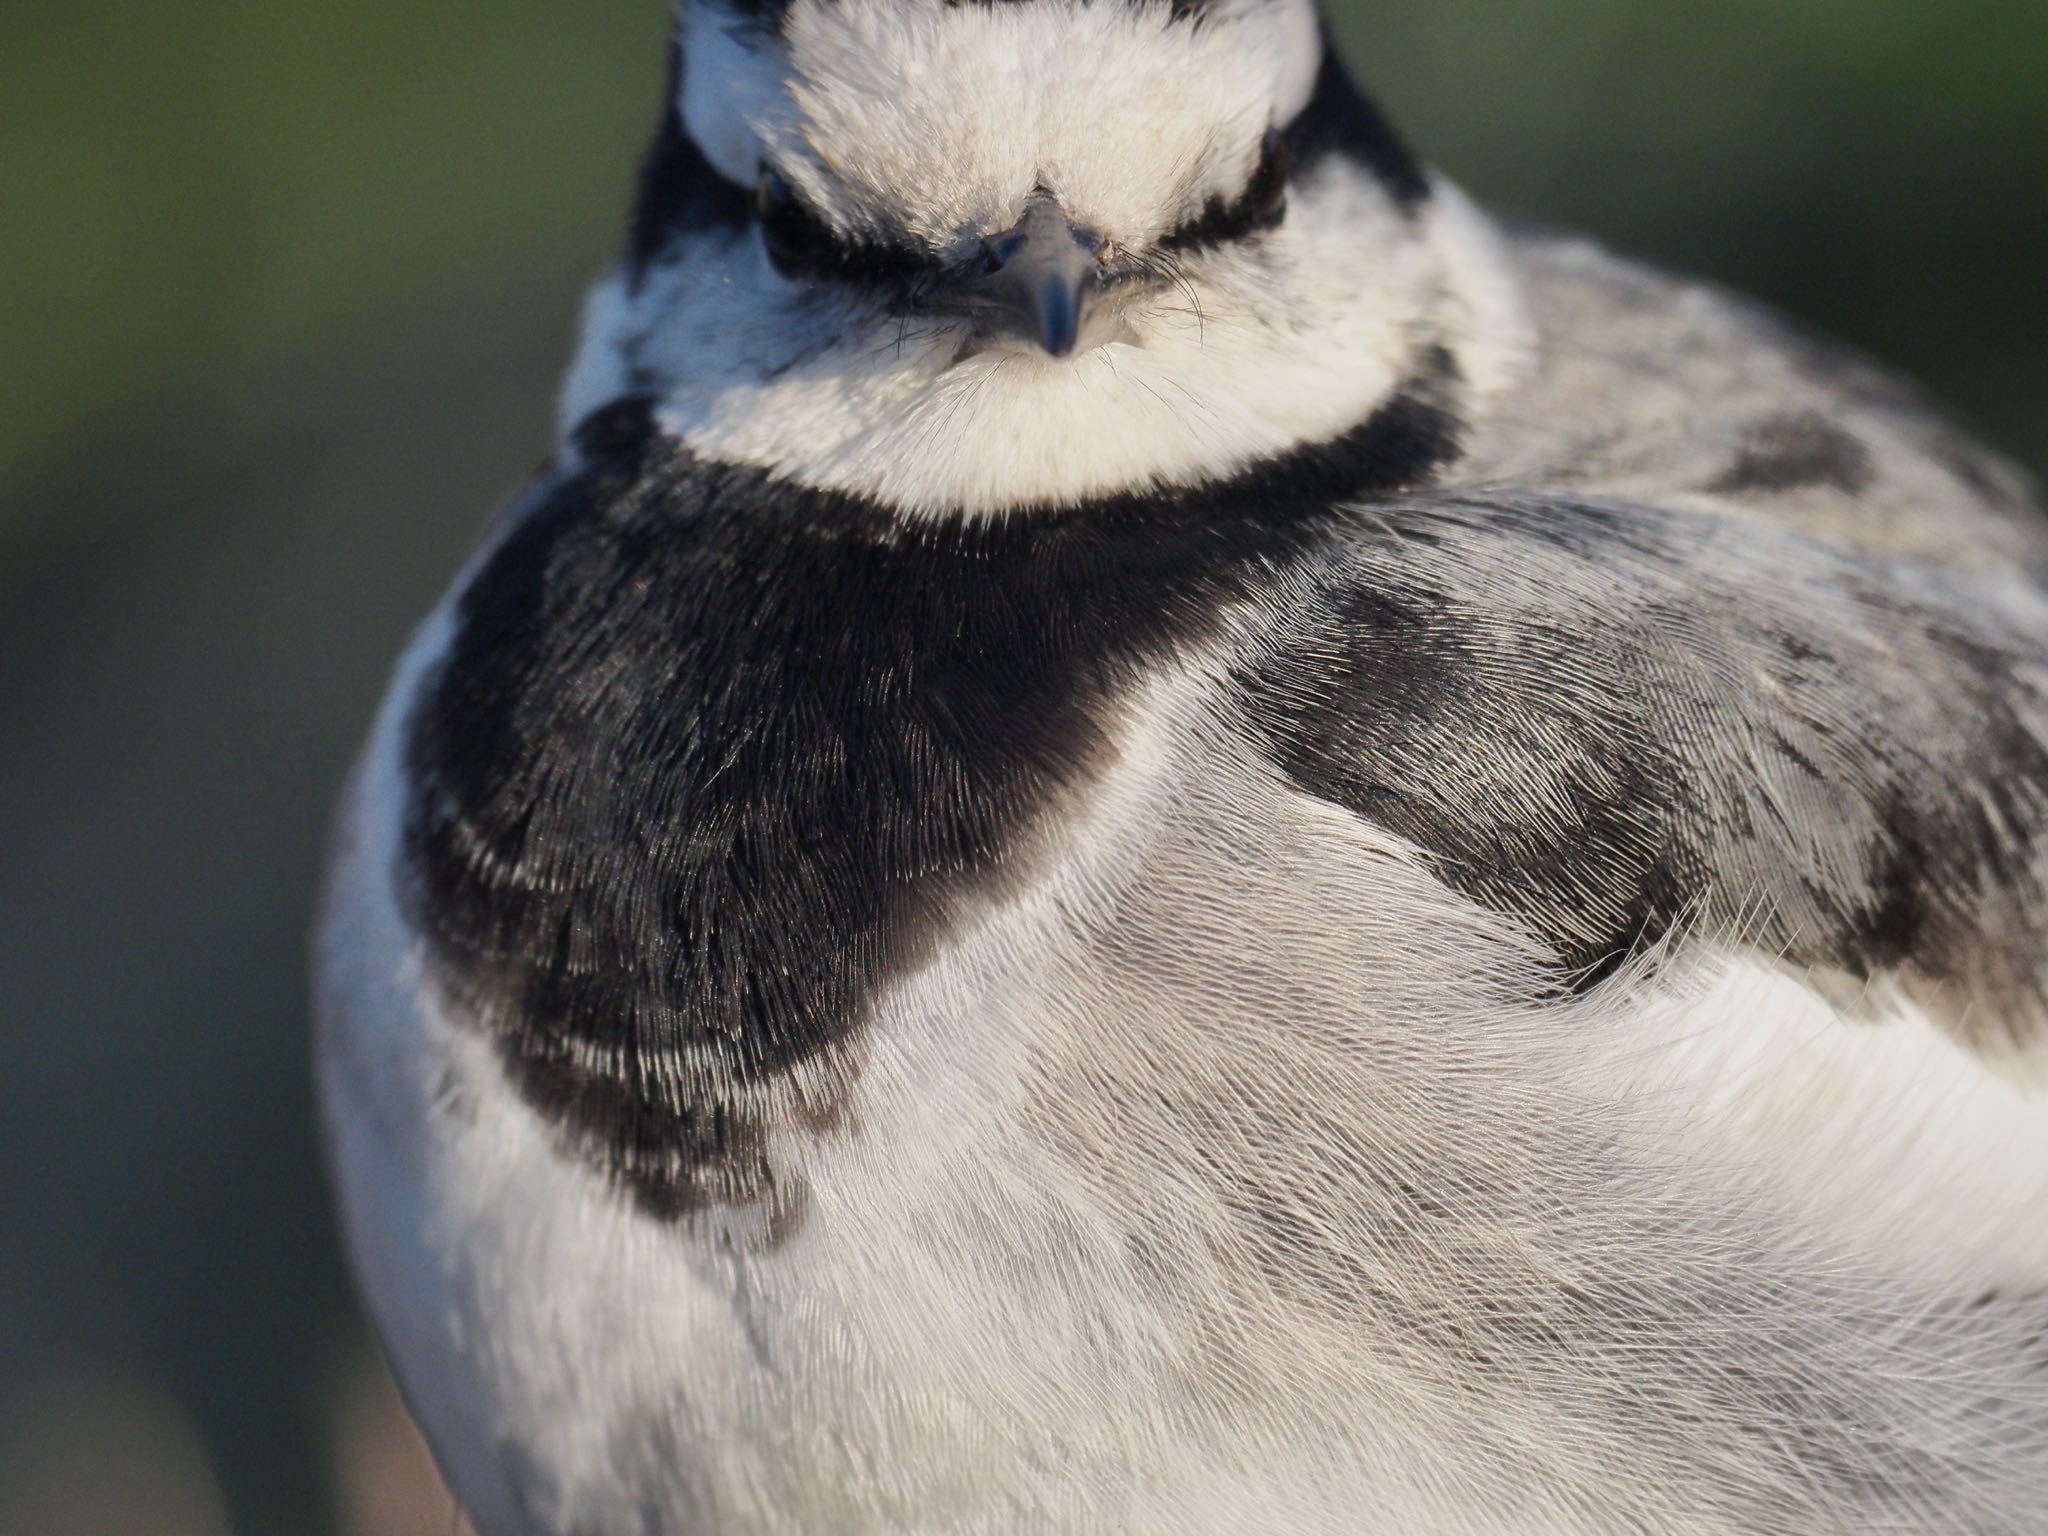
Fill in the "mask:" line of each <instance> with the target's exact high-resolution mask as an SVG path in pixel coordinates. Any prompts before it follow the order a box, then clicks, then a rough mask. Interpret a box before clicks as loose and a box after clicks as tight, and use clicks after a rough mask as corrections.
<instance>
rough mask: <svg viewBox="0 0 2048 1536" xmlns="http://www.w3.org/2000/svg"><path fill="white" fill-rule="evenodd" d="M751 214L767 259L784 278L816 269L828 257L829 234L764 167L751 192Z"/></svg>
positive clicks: (775, 176) (831, 243) (830, 241)
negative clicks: (752, 193) (759, 222)
mask: <svg viewBox="0 0 2048 1536" xmlns="http://www.w3.org/2000/svg"><path fill="white" fill-rule="evenodd" d="M754 212H755V215H756V217H758V218H759V219H760V221H761V243H762V244H763V245H764V246H766V247H767V248H768V259H769V260H770V261H772V262H774V263H775V265H776V268H777V269H778V270H779V271H781V272H782V273H783V274H784V275H786V276H787V275H794V274H795V273H798V272H802V271H805V270H807V269H809V268H813V267H816V266H817V265H818V264H819V263H820V262H822V261H824V260H825V259H826V258H828V257H829V256H830V255H831V252H832V249H833V240H832V231H831V230H830V229H829V228H827V227H826V225H825V224H824V222H823V221H822V220H820V219H819V218H818V216H817V215H816V214H814V213H812V212H811V210H810V209H808V208H806V207H805V206H804V204H803V200H802V199H801V198H799V197H798V196H797V195H796V192H795V190H794V189H793V188H792V187H791V186H790V184H789V183H788V182H786V181H784V180H783V179H782V177H781V176H780V175H779V174H778V173H777V172H775V171H772V170H770V169H769V168H768V167H766V166H763V167H762V168H761V180H760V184H759V186H758V187H757V188H756V189H755V193H754Z"/></svg>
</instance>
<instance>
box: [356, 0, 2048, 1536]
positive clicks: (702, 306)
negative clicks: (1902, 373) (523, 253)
mask: <svg viewBox="0 0 2048 1536" xmlns="http://www.w3.org/2000/svg"><path fill="white" fill-rule="evenodd" d="M674 57H675V70H674V76H673V88H672V92H671V96H670V99H669V100H668V101H667V103H665V107H664V111H663V114H662V119H661V129H660V133H659V137H658V139H657V141H656V144H655V147H654V150H653V153H652V156H651V158H650V159H649V161H648V163H647V167H646V171H645V177H644V184H643V187H642V191H641V198H640V204H639V211H638V216H637V219H636V220H635V222H634V225H633V229H632V235H631V241H630V246H629V249H628V251H627V253H626V256H625V258H624V260H623V262H622V263H621V265H620V266H619V267H618V269H617V270H616V271H615V272H614V273H613V274H612V275H611V276H610V277H608V278H607V279H606V280H605V281H604V282H603V283H602V284H601V286H600V287H599V288H598V289H597V292H596V294H595V297H594V298H593V300H592V301H591V304H590V309H589V314H588V322H587V328H586V334H585V337H584V341H583V345H582V352H581V356H580V358H579V360H578V361H577V363H576V365H575V367H574V370H573V373H572V376H571V379H570V382H569V385H568V388H567V394H566V402H565V405H564V410H563V420H564V423H565V426H564V438H563V444H562V447H561V449H560V451H559V452H558V454H557V455H556V457H555V459H554V460H553V462H552V463H551V465H550V466H549V467H548V468H547V469H546V470H545V471H544V472H543V473H542V474H541V476H540V477H539V478H538V480H537V481H536V482H535V483H534V485H533V486H532V488H531V489H530V490H529V491H528V492H527V493H526V494H525V495H524V496H523V497H522V498H521V499H520V500H519V501H518V502H517V503H516V504H515V505H514V506H513V507H512V508H511V509H510V510H509V511H508V512H507V513H506V515H505V516H504V517H503V518H501V519H500V520H499V522H498V523H497V524H496V525H495V527H494V528H493V529H492V531H491V532H490V534H489V536H488V537H487V539H486V540H485V542H484V545H483V547H482V548H481V549H480V550H479V552H478V553H477V555H476V556H475V558H474V559H473V560H472V562H471V563H470V565H469V567H468V568H467V569H466V570H465V571H464V572H463V573H462V575H461V577H460V579H459V580H458V581H457V583H456V585H455V587H454V589H453V591H452V593H451V594H450V596H449V598H448V600H447V601H446V602H445V603H444V604H443V605H442V607H441V608H440V609H439V610H438V611H437V612H436V614H435V615H434V616H433V617H432V618H431V619H430V620H429V621H428V622H427V624H426V625H425V627H424V628H423V629H422V630H421V632H420V634H419V636H418V638H417V639H416V640H415V642H414V643H413V645H412V647H411V650H410V651H409V653H408V654H407V657H406V659H405V660H404V662H403V663H402V665H401V667H400V669H399V673H398V678H397V681H396V683H395V685H394V686H393V688H392V691H391V694H390V698H389V702H388V704H387V706H386V708H385V710H384V713H383V717H382V721H381V723H380V724H379V726H378V727H377V729H376V732H375V734H374V736H373V738H372V740H371V742H370V745H369V747H368V750H367V753H366V755H365V757H364V759H363V761H362V764H361V766H360V769H359V771H358V773H357V775H356V778H355V782H354V786H353V789H352V791H351V793H350V795H349V799H348V805H347V808H346V810H345V812H344V819H343V830H342V834H341V840H340V849H339V854H338V858H337V864H336V870H335V875H334V880H333V886H332V891H331V895H330V900H329V908H328V913H327V917H326V922H325V927H324V934H323V940H322V945H321V978H322V980H321V1014H322V1034H321V1050H320V1058H321V1071H322V1078H323V1085H324V1091H325V1097H326V1105H327V1113H328V1129H329V1134H330V1138H331V1142H332V1147H333V1161H334V1166H335V1169H336V1171H337V1175H338V1179H339V1183H340V1187H341V1191H342V1196H343V1204H344V1207H345V1211H346V1221H347V1229H348V1235H349V1239H350V1243H351V1247H352V1251H353V1254H354V1257H355V1261H356V1264H357V1267H358V1269H359V1272H360V1275H361V1279H362V1283H363V1286H364V1288H365V1290H366V1292H367V1294H368V1297H369V1300H370V1303H371V1306H372V1309H373V1311H374V1313H375V1316H376V1319H377V1322H378V1324H379V1326H380V1328H381V1330H382V1333H383V1337H384V1339H385V1341H386V1343H387V1345H388V1347H389V1351H390V1355H391V1358H392V1361H393V1363H394V1365H395V1367H396V1369H397V1372H398V1375H399V1377H400V1379H401V1381H402V1383H403V1385H404V1388H405V1391H406V1394H407V1396H408V1399H409V1401H410V1402H411V1404H412V1406H413V1408H414V1410H415V1411H416V1413H417V1415H418V1417H419V1419H420V1421H421V1423H422V1424H423V1425H424V1427H425V1430H426V1432H427V1434H428V1436H429V1437H430V1439H431V1441H432V1443H433V1445H434V1447H435V1449H436V1451H437V1453H438V1455H439V1457H440V1460H441V1463H442V1465H443V1467H444V1468H445V1469H446V1471H447V1473H448V1474H449V1477H450V1479H451V1481H452V1483H453V1485H454V1487H455V1488H456V1490H457V1491H458V1493H459V1495H460V1497H461V1498H462V1499H463V1500H464V1501H465V1503H466V1505H467V1506H468V1508H469V1509H470V1510H471V1512H472V1514H473V1517H474V1519H475V1520H476V1522H477V1524H478V1526H479V1528H480V1529H481V1530H482V1531H483V1532H485V1533H486V1536H629V1533H630V1536H700V1533H716V1536H727V1533H760V1532H777V1533H780V1532H804V1533H831V1536H866V1533H882V1532H917V1533H948V1536H950V1533H960V1532H988V1533H994V1532H1041V1531H1043V1532H1090V1533H1110V1532H1118V1533H1124V1532H1130V1533H1155V1532H1156V1533H1167V1536H1211V1533H1214V1536H1222V1533H1230V1536H1240V1533H1254V1536H1256V1533H1276V1536H1277V1533H1288V1536H1294V1533H1331V1536H1357V1533H1389V1536H1430V1533H1441V1536H1454V1533H1455V1536H1553V1533H1567V1532H1570V1533H1594V1536H1607V1533H1637V1532H1654V1533H1678V1532H1744V1533H1780V1536H1793V1533H1798V1536H1813V1533H1829V1532H1858V1533H1862V1532H1877V1531H1884V1532H1909V1531H1910V1532H1923V1533H1928V1532H1968V1533H1973V1536H1991V1533H2015V1536H2017V1533H2029V1536H2038V1533H2040V1532H2042V1531H2044V1530H2048V1112H2044V1101H2043V1098H2042V1096H2041V1094H2040V1092H2039V1088H2040V1086H2041V1080H2042V1076H2043V1074H2042V1072H2041V1070H2040V1069H2041V1067H2042V1065H2043V1063H2044V1061H2048V1008H2044V1002H2043V960H2044V949H2048V945H2044V932H2048V903H2044V886H2043V878H2042V877H2043V848H2044V843H2043V838H2044V819H2048V601H2044V593H2043V590H2042V586H2041V582H2040V577H2039V573H2040V572H2042V571H2043V570H2048V532H2044V524H2043V523H2042V522H2041V521H2040V519H2039V518H2038V516H2037V513H2036V511H2035V509H2034V506H2033V503H2032V501H2031V499H2030V498H2031V491H2030V488H2029V487H2028V486H2027V484H2026V483H2025V482H2024V480H2023V479H2022V477H2020V476H2019V475H2018V474H2016V473H2015V472H2014V471H2013V470H2012V469H2011V468H2010V467H2009V466H2008V465H2007V464H2005V463H2004V462H2002V461H2001V460H2000V459H1998V458H1997V457H1995V456H1994V455H1992V454H1990V453H1988V452H1986V451H1985V450H1983V449H1981V448H1979V447H1978V446H1976V445H1975V444H1974V443H1972V442H1970V441H1969V440H1967V439H1966V438H1965V437H1963V436H1962V435H1960V434H1959V433H1958V432H1957V431H1956V430H1955V429H1954V428H1952V427H1951V426H1950V425H1949V424H1948V423H1947V422H1945V421H1944V420H1943V419H1942V418H1941V417H1940V416H1938V415H1937V414H1935V413H1934V412H1933V411H1932V410H1930V409H1929V408H1928V407H1927V406H1926V405H1925V404H1924V403H1923V402H1922V401H1921V400H1920V399H1919V397H1918V396H1916V395H1915V394H1914V393H1913V392H1912V391H1911V390H1909V389H1907V388H1905V387H1903V386H1901V385H1899V384H1897V383H1895V382H1893V381H1892V380H1891V379H1890V378H1888V377H1887V376H1885V375H1884V374H1881V373H1879V372H1877V371H1875V370H1874V369H1872V368H1870V367H1868V366H1866V365H1864V364H1862V363H1861V362H1858V361H1855V360H1852V359H1848V358H1845V357H1843V356H1841V355H1839V354H1837V353H1835V352H1833V351H1830V350H1828V349H1826V348H1825V347H1822V346H1820V345H1817V344H1815V343H1813V342H1811V341H1809V340H1807V339H1805V338H1803V337H1801V336H1799V335H1797V334H1795V333H1794V332H1792V331H1791V330H1790V329H1788V328H1787V327H1785V326H1784V325H1782V324H1780V323H1779V322H1777V321H1776V320H1774V319H1772V318H1771V317H1769V316H1768V315H1765V314H1762V313H1759V312H1758V311H1757V310H1755V309H1753V308H1751V307H1749V306H1747V305H1745V304H1743V303H1741V302H1739V301H1737V300H1734V299H1731V298H1729V297H1727V296H1726V295H1723V294H1721V293H1718V292H1715V291H1713V290H1711V289H1708V288H1705V287H1701V286H1699V285H1696V284H1693V283H1689V282H1684V281H1678V280H1674V279H1671V278H1667V277H1664V276H1661V275H1658V274H1655V273H1652V272H1648V271H1645V270H1643V269H1641V268H1639V267H1636V266H1633V265H1630V264H1628V263H1625V262H1622V261H1618V260H1616V259H1615V258H1613V257H1611V256H1608V255H1606V254H1604V253H1602V252H1601V251H1600V250H1598V249H1596V248H1595V247H1593V246H1591V245H1589V244H1587V243H1585V242H1584V241H1582V240H1578V239H1574V238H1569V237H1564V236H1558V235H1553V234H1549V233H1544V232H1541V231H1535V230H1528V229H1503V228H1502V227H1500V226H1497V225H1496V224H1494V223H1493V222H1491V221H1490V220H1489V219H1488V218H1487V217H1486V216H1485V215H1483V214H1482V213H1480V212H1479V211H1477V210H1476V209H1475V208H1474V206H1473V205H1472V204H1471V203H1470V202H1468V201H1467V200H1466V199H1465V198H1464V197H1462V196H1461V195H1460V194H1459V193H1458V192H1457V191H1456V190H1455V189H1454V188H1453V187H1451V186H1449V185H1448V184H1446V183H1445V182H1444V181H1443V180H1441V179H1440V178H1438V177H1437V176H1435V175H1433V174H1431V173H1430V172H1429V171H1427V170H1426V169H1424V168H1423V167H1422V166H1421V165H1420V164H1418V162H1417V161H1416V160H1414V159H1413V158H1411V157H1410V155H1409V153H1408V151H1407V150H1406V149H1405V148H1404V147H1403V145H1402V143H1401V141H1400V140H1399V138H1398V137H1397V136H1396V135H1395V134H1394V133H1393V132H1392V131H1391V130H1390V129H1389V127H1388V126H1387V124H1386V123H1385V122H1384V121H1383V120H1382V119H1381V117H1380V116H1379V115H1378V113H1377V112H1376V111H1375V109H1374V108H1373V107H1372V106H1371V105H1370V104H1369V103H1368V101H1367V100H1366V99H1365V98H1364V97H1362V96H1361V95H1360V94H1359V93H1358V91H1357V90H1356V89H1355V88H1354V86H1353V85H1352V83H1351V81H1350V79H1349V78H1348V76H1347V75H1346V73H1345V70H1344V68H1343V66H1342V65H1341V64H1340V63H1339V62H1338V60H1337V59H1336V57H1335V56H1334V55H1333V53H1332V52H1331V49H1330V45H1329V42H1328V39H1327V37H1326V35H1325V33H1324V31H1323V29H1322V27H1321V25H1320V23H1319V20H1318V17H1317V15H1316V13H1315V11H1314V9H1313V8H1312V5H1311V4H1310V3H1309V0H1171V3H1167V0H1008V3H981V4H975V3H965V4H943V3H940V0H754V3H753V4H746V3H745V0H726V3H725V4H718V3H713V0H692V3H691V4H690V5H689V6H688V7H687V8H686V9H685V11H684V13H683V15H682V17H681V20H680V24H679V28H678V43H677V47H676V49H675V55H674Z"/></svg>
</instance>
